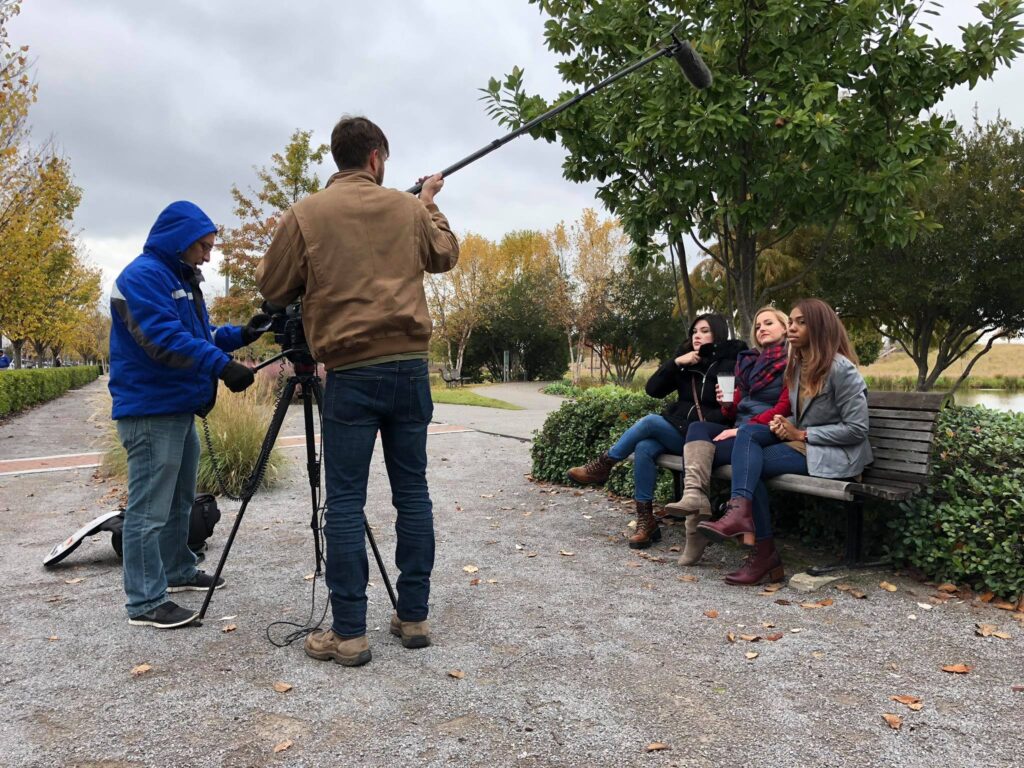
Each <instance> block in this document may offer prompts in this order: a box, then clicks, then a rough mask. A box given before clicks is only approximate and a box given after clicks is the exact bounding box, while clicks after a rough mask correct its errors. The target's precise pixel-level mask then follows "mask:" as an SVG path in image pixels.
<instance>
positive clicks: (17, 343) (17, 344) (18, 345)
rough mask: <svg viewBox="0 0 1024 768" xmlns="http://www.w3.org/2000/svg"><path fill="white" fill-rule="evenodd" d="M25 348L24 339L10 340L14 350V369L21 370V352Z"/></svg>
mask: <svg viewBox="0 0 1024 768" xmlns="http://www.w3.org/2000/svg"><path fill="white" fill-rule="evenodd" d="M24 346H25V340H24V339H11V347H12V348H13V349H14V367H15V369H19V368H21V350H22V348H24Z"/></svg>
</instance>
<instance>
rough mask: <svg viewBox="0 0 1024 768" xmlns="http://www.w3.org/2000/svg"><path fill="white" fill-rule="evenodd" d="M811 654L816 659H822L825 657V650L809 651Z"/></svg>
mask: <svg viewBox="0 0 1024 768" xmlns="http://www.w3.org/2000/svg"><path fill="white" fill-rule="evenodd" d="M811 656H813V657H814V658H816V659H824V658H825V652H824V651H811Z"/></svg>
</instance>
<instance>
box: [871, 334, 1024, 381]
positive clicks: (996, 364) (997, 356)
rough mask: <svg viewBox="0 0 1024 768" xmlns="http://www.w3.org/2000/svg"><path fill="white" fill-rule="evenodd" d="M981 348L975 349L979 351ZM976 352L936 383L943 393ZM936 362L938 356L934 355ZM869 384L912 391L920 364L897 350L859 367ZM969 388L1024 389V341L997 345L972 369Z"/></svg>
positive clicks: (954, 365)
mask: <svg viewBox="0 0 1024 768" xmlns="http://www.w3.org/2000/svg"><path fill="white" fill-rule="evenodd" d="M978 349H979V348H977V347H976V348H975V351H977V350H978ZM972 357H973V354H968V355H967V356H965V358H964V359H962V360H960V361H958V362H956V363H954V364H953V365H951V366H950V367H949V368H947V369H946V370H945V372H944V373H943V376H942V377H941V378H940V379H939V380H938V382H937V383H936V385H935V390H936V391H939V392H941V391H942V390H944V389H950V388H951V387H952V386H953V383H954V382H955V381H956V380H957V379H958V378H959V377H960V374H961V373H962V372H963V370H964V369H965V368H966V367H967V364H968V363H969V362H970V361H971V358H972ZM931 359H932V361H933V362H934V360H935V356H934V355H932V357H931ZM860 371H861V373H862V374H863V375H864V378H865V379H866V380H867V382H868V386H869V387H871V388H872V389H878V390H896V391H909V390H913V389H915V388H916V386H917V366H915V365H914V363H913V361H912V360H911V359H910V357H909V356H907V354H906V353H905V352H894V353H893V354H891V355H888V356H887V357H885V358H884V359H882V360H879V361H878V362H876V363H874V364H872V365H867V366H862V367H861V369H860ZM964 386H966V387H967V388H968V389H1005V390H1009V391H1010V392H1019V391H1021V390H1024V344H996V345H995V346H993V347H992V350H991V351H990V352H989V353H988V354H987V355H985V356H984V357H982V358H981V359H980V360H979V361H978V364H977V365H975V366H974V368H973V369H972V370H971V376H970V378H968V379H967V381H966V382H964Z"/></svg>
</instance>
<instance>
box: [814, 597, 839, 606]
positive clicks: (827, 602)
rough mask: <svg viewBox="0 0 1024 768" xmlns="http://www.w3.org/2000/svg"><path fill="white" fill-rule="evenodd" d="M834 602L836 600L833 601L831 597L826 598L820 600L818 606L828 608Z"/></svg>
mask: <svg viewBox="0 0 1024 768" xmlns="http://www.w3.org/2000/svg"><path fill="white" fill-rule="evenodd" d="M834 602H835V600H833V599H832V598H831V597H826V598H825V599H824V600H819V601H818V605H820V606H821V607H822V608H828V607H829V606H830V605H832V604H833V603H834Z"/></svg>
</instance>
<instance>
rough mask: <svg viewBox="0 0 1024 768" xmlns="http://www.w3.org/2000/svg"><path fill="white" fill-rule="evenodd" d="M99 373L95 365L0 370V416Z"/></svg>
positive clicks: (57, 393) (61, 391) (43, 399)
mask: <svg viewBox="0 0 1024 768" xmlns="http://www.w3.org/2000/svg"><path fill="white" fill-rule="evenodd" d="M99 375H100V369H99V366H96V365H75V366H69V367H64V368H30V369H27V370H18V371H13V370H10V369H8V370H4V371H0V416H7V415H8V414H12V413H17V412H18V411H20V410H22V409H24V408H28V407H30V406H33V405H38V404H39V403H45V402H46V401H48V400H53V399H54V398H56V397H60V396H61V395H63V394H64V393H65V392H67V391H68V390H69V389H75V388H76V387H81V386H82V385H84V384H88V383H89V382H90V381H95V380H96V378H97V377H98V376H99Z"/></svg>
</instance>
